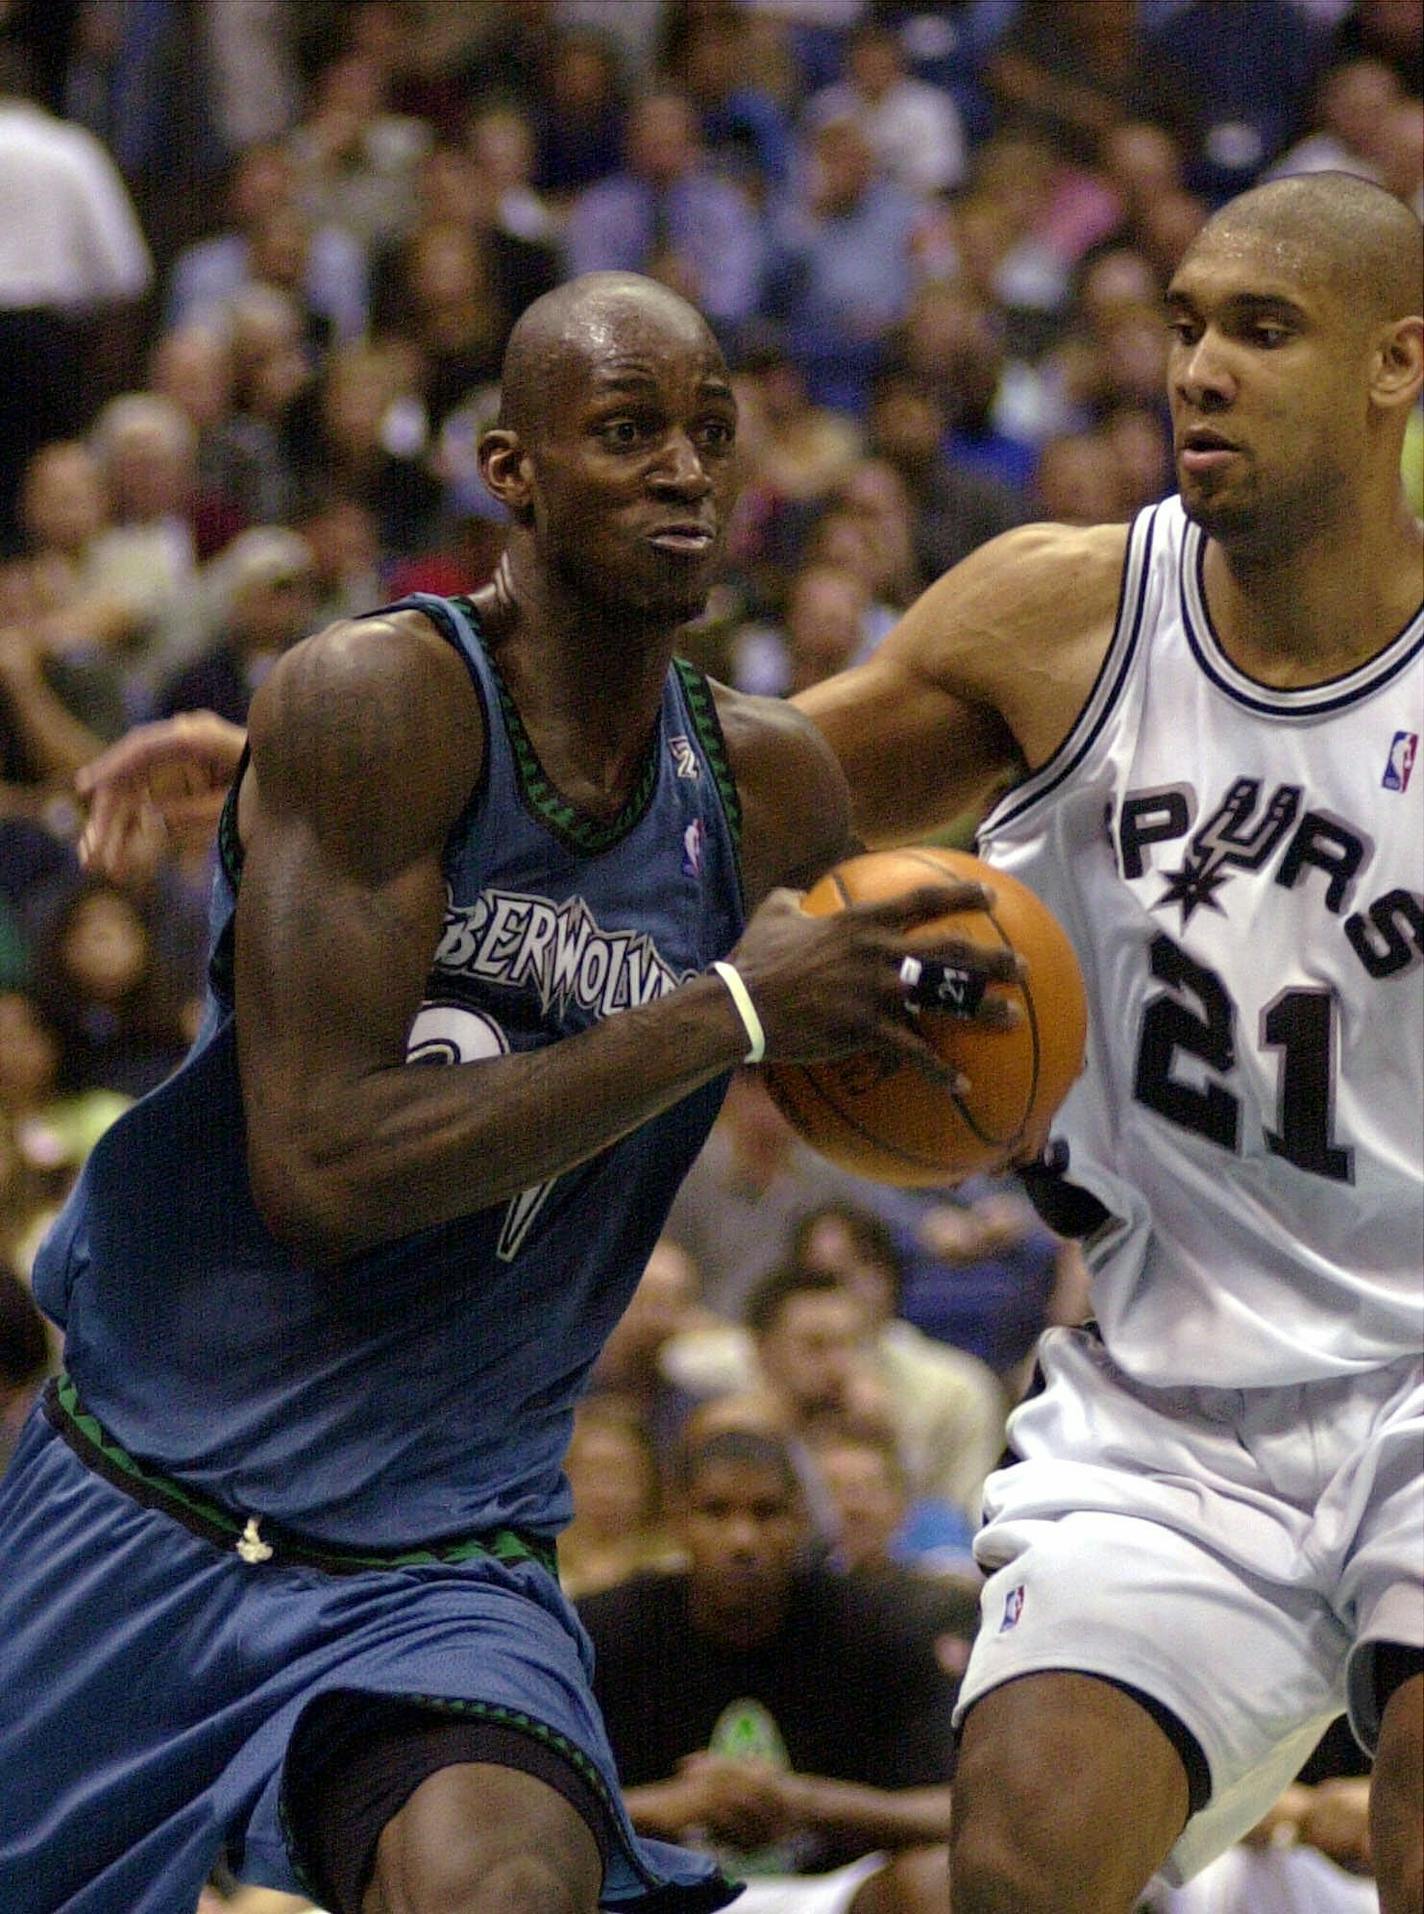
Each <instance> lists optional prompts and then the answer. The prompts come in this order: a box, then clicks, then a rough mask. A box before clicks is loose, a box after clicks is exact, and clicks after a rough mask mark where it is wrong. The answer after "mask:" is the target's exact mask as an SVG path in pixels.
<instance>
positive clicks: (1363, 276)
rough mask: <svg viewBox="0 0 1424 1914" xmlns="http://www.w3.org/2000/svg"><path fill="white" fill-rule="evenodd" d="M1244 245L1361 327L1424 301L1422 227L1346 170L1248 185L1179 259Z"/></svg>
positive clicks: (1381, 321)
mask: <svg viewBox="0 0 1424 1914" xmlns="http://www.w3.org/2000/svg"><path fill="white" fill-rule="evenodd" d="M1246 248H1249V249H1250V250H1251V252H1252V253H1253V255H1254V256H1255V257H1256V258H1257V259H1258V260H1262V261H1263V262H1264V263H1267V264H1269V266H1270V267H1271V269H1272V270H1273V271H1274V272H1275V273H1277V274H1278V275H1279V276H1280V277H1281V278H1283V279H1287V280H1290V281H1291V282H1293V283H1294V284H1295V285H1297V286H1299V287H1301V288H1302V290H1317V289H1319V290H1322V291H1324V292H1326V293H1327V294H1329V295H1333V297H1334V298H1335V299H1336V300H1338V301H1339V302H1340V304H1341V306H1342V307H1343V309H1344V310H1345V311H1346V312H1348V313H1349V314H1350V315H1352V317H1353V318H1354V319H1355V320H1356V321H1357V322H1358V323H1359V324H1360V325H1361V326H1363V327H1367V328H1372V327H1374V326H1377V325H1385V324H1388V323H1389V322H1390V321H1391V320H1396V319H1405V318H1408V317H1410V316H1411V315H1413V314H1415V313H1417V312H1418V311H1419V309H1420V305H1421V303H1424V302H1421V282H1424V227H1421V225H1420V222H1419V220H1418V218H1417V217H1416V216H1415V214H1414V213H1413V212H1411V211H1410V209H1409V208H1408V207H1407V206H1406V205H1404V204H1403V202H1402V201H1400V200H1398V199H1396V198H1395V197H1394V196H1393V194H1391V193H1387V192H1385V191H1384V189H1383V188H1382V187H1379V186H1376V185H1374V184H1373V183H1372V182H1371V181H1369V180H1365V179H1357V178H1356V177H1355V176H1354V175H1353V174H1351V173H1304V174H1299V175H1297V176H1295V177H1293V178H1290V179H1278V180H1270V181H1268V182H1267V183H1266V184H1265V185H1264V186H1256V187H1253V188H1252V189H1251V191H1250V192H1246V193H1242V194H1241V195H1240V196H1239V197H1238V198H1236V199H1233V200H1229V201H1228V202H1227V204H1226V205H1225V206H1223V207H1222V208H1221V209H1220V210H1219V211H1218V212H1217V213H1215V214H1213V216H1212V217H1211V218H1210V219H1209V220H1208V221H1207V223H1206V225H1205V226H1203V227H1202V229H1201V232H1200V233H1199V234H1198V235H1197V237H1196V239H1195V240H1193V242H1192V244H1191V245H1190V246H1189V247H1188V249H1187V253H1186V256H1185V258H1184V259H1183V262H1182V263H1183V265H1184V266H1185V265H1186V264H1188V262H1190V261H1193V260H1195V259H1196V258H1197V257H1199V256H1200V255H1203V254H1208V253H1215V252H1218V251H1220V250H1223V249H1224V250H1226V251H1242V250H1244V249H1246Z"/></svg>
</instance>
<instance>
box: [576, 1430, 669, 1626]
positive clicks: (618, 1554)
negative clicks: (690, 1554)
mask: <svg viewBox="0 0 1424 1914" xmlns="http://www.w3.org/2000/svg"><path fill="white" fill-rule="evenodd" d="M564 1474H565V1475H566V1476H567V1477H568V1481H569V1489H570V1492H571V1493H572V1495H573V1500H574V1517H573V1521H572V1522H570V1524H569V1526H568V1527H567V1528H566V1529H565V1530H564V1532H563V1534H562V1535H561V1536H560V1537H559V1580H560V1582H561V1583H562V1584H563V1588H564V1592H565V1594H567V1595H569V1596H572V1597H573V1598H574V1599H578V1598H579V1597H581V1596H584V1595H596V1594H597V1593H598V1592H599V1591H600V1590H601V1589H605V1588H613V1587H615V1586H616V1585H617V1584H618V1583H619V1582H625V1581H627V1579H628V1577H629V1576H630V1575H635V1574H637V1573H638V1572H639V1570H641V1569H667V1568H672V1567H676V1566H678V1565H679V1563H680V1557H679V1556H678V1555H677V1554H676V1553H675V1551H674V1550H673V1548H672V1545H671V1543H670V1542H669V1540H668V1537H667V1536H666V1534H665V1533H664V1531H663V1528H662V1492H661V1486H660V1483H659V1479H658V1464H657V1459H656V1457H655V1456H654V1453H653V1445H652V1440H651V1437H650V1436H649V1434H648V1431H647V1429H646V1428H645V1427H644V1425H643V1423H642V1422H641V1420H640V1419H639V1417H638V1415H637V1412H636V1411H635V1410H633V1409H631V1408H629V1407H627V1406H625V1405H623V1404H621V1403H619V1402H617V1401H615V1400H613V1399H612V1398H610V1397H606V1396H602V1397H600V1396H594V1397H592V1398H590V1399H589V1400H587V1401H585V1402H582V1403H580V1405H579V1407H578V1408H577V1410H575V1412H574V1431H573V1435H572V1437H571V1438H570V1440H569V1448H568V1454H567V1455H566V1456H565V1457H564Z"/></svg>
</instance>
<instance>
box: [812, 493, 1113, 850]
mask: <svg viewBox="0 0 1424 1914" xmlns="http://www.w3.org/2000/svg"><path fill="white" fill-rule="evenodd" d="M1126 538H1127V531H1126V527H1124V526H1120V525H1109V526H1094V527H1092V528H1090V529H1087V530H1081V529H1078V528H1076V527H1070V526H1062V525H1024V526H1020V527H1019V528H1018V529H1017V530H1015V531H1012V532H1006V533H1004V534H1003V536H1002V537H1000V538H995V539H991V540H990V542H989V543H988V544H987V545H984V546H982V547H981V548H980V549H979V550H978V551H977V552H974V553H973V554H972V555H971V556H970V557H968V558H966V559H965V560H964V562H963V564H960V565H956V566H955V568H954V570H953V571H951V572H947V573H946V574H945V575H944V577H943V578H941V579H939V580H938V582H937V583H935V584H934V585H931V586H930V588H929V590H928V591H926V592H924V593H923V594H922V595H921V597H920V598H919V599H917V600H916V602H915V603H914V604H913V605H912V606H911V607H910V609H909V610H908V611H907V612H906V613H905V615H904V617H903V618H902V619H901V620H900V622H899V624H898V625H896V627H895V629H894V630H893V631H892V632H891V633H890V635H889V636H888V637H887V638H886V640H885V641H884V643H883V644H882V645H881V646H880V647H879V648H878V649H877V651H876V652H875V654H874V656H873V657H872V658H870V659H869V660H868V661H867V662H866V663H865V664H863V665H859V666H857V667H856V668H855V669H854V670H851V671H847V672H843V673H841V675H840V676H839V677H835V678H831V679H828V680H827V681H826V682H825V683H823V684H819V685H815V686H813V687H812V688H811V689H810V690H809V691H805V692H802V693H801V694H800V696H799V697H798V698H797V699H796V701H795V702H796V703H797V704H798V705H799V706H800V707H801V709H802V710H803V711H804V712H805V713H806V714H807V716H808V717H810V718H812V719H813V720H814V721H815V723H816V724H817V725H818V726H819V728H820V729H821V731H822V732H823V733H824V734H825V736H826V738H827V739H828V740H829V742H830V744H831V747H832V749H833V750H834V751H835V754H836V756H837V757H838V758H839V759H840V762H841V766H842V769H843V770H844V771H845V774H846V779H847V781H848V783H849V785H850V790H851V797H852V819H853V824H854V828H855V830H856V832H857V833H858V835H859V836H861V837H862V838H864V840H865V841H866V842H867V843H869V844H894V843H905V842H907V841H910V840H912V839H915V838H920V837H923V836H924V835H925V834H926V833H927V832H930V831H932V830H935V829H936V828H938V827H940V826H943V825H945V824H947V823H949V822H950V820H951V819H953V818H955V817H957V816H958V815H959V814H960V813H961V812H962V811H964V810H966V809H967V808H969V807H970V806H971V805H979V804H982V802H983V800H984V799H985V797H986V796H987V795H988V793H989V792H990V791H991V790H992V789H993V787H994V786H995V785H996V784H998V783H999V782H1001V781H1003V780H1005V779H1009V778H1014V777H1019V776H1022V775H1023V774H1024V772H1025V771H1026V770H1029V769H1037V767H1038V766H1039V765H1041V764H1043V763H1045V762H1046V761H1047V760H1048V758H1050V757H1051V756H1052V755H1053V753H1054V751H1055V750H1056V749H1057V748H1058V746H1059V744H1060V743H1061V742H1062V741H1063V738H1064V737H1065V736H1066V734H1067V732H1068V731H1069V730H1070V729H1071V727H1072V724H1073V721H1074V719H1075V718H1076V717H1077V715H1078V713H1079V711H1081V709H1082V707H1083V705H1084V704H1085V703H1086V701H1087V698H1088V694H1089V692H1090V691H1091V689H1092V685H1093V680H1094V678H1095V676H1096V674H1097V671H1098V668H1099V666H1100V664H1101V662H1102V658H1103V655H1104V653H1105V652H1106V650H1107V647H1108V643H1109V641H1110V639H1111V636H1112V629H1113V622H1114V619H1115V616H1116V610H1117V597H1118V588H1119V583H1120V579H1121V573H1122V561H1123V551H1124V548H1125V544H1126Z"/></svg>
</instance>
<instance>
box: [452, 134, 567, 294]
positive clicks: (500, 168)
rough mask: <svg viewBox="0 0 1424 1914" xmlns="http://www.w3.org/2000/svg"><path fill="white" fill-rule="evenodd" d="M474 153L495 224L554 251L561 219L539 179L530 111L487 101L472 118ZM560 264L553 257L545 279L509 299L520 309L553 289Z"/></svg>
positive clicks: (547, 252) (510, 235)
mask: <svg viewBox="0 0 1424 1914" xmlns="http://www.w3.org/2000/svg"><path fill="white" fill-rule="evenodd" d="M469 154H470V158H471V160H472V161H473V163H474V166H475V169H476V172H477V174H478V177H479V179H480V180H481V182H482V184H483V187H484V190H485V192H486V194H487V195H488V202H489V213H490V218H491V230H492V231H493V232H495V233H498V234H504V235H505V236H506V237H508V238H510V239H515V240H522V241H523V242H524V244H525V246H533V247H537V248H539V249H540V251H541V252H542V253H544V254H545V255H546V257H547V256H548V255H550V254H552V253H554V251H555V249H556V248H557V246H558V241H559V220H558V217H557V215H556V214H555V212H554V209H553V207H552V206H550V205H549V204H548V203H547V202H546V201H545V200H544V199H543V198H541V196H540V194H539V192H538V190H537V188H536V187H535V185H534V169H535V163H536V159H537V153H536V149H535V142H534V128H533V126H532V125H531V123H530V120H529V116H528V114H527V113H524V112H522V111H521V110H520V108H519V107H517V106H515V105H513V104H512V103H510V102H508V101H496V102H491V103H490V104H488V105H485V106H482V107H481V108H480V109H479V110H478V111H477V112H476V113H475V115H474V117H473V118H472V119H471V121H470V125H469ZM556 268H557V261H556V259H553V258H550V259H549V266H548V271H549V275H550V276H549V277H548V278H547V279H546V281H545V283H543V284H541V285H540V286H539V288H538V290H537V291H534V292H530V293H529V294H528V296H527V297H526V296H524V294H523V293H522V292H521V293H520V294H518V295H516V296H514V297H512V298H511V299H510V300H509V302H508V303H509V304H510V305H511V306H512V307H513V309H514V311H515V313H516V314H518V313H520V312H522V311H523V310H524V308H525V306H527V305H528V304H529V302H530V300H531V299H535V298H537V297H538V295H539V292H545V291H547V290H548V286H549V284H551V283H553V277H554V276H556Z"/></svg>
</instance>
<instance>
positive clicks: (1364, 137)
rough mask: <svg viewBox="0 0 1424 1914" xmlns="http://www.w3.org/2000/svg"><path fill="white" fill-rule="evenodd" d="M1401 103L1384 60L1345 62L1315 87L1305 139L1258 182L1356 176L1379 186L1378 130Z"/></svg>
mask: <svg viewBox="0 0 1424 1914" xmlns="http://www.w3.org/2000/svg"><path fill="white" fill-rule="evenodd" d="M1403 98H1404V92H1403V89H1402V88H1401V86H1400V84H1399V80H1398V77H1397V76H1396V74H1395V73H1394V70H1393V69H1392V68H1391V67H1389V66H1387V65H1386V64H1385V62H1384V61H1383V60H1372V59H1358V60H1347V61H1346V62H1345V63H1344V64H1343V65H1342V66H1337V67H1332V68H1330V70H1329V71H1328V72H1327V73H1326V74H1325V75H1324V76H1323V78H1322V79H1321V82H1320V90H1319V96H1318V104H1317V106H1316V110H1315V123H1314V126H1313V127H1312V130H1311V131H1310V132H1309V133H1307V134H1306V136H1305V138H1304V139H1301V140H1297V141H1296V142H1295V144H1294V145H1293V146H1292V147H1290V148H1289V149H1288V150H1287V151H1286V152H1284V153H1282V154H1281V156H1280V158H1279V159H1278V160H1277V161H1276V162H1275V164H1274V165H1272V166H1269V167H1268V168H1267V169H1266V171H1265V172H1264V173H1263V174H1262V178H1263V179H1284V178H1285V177H1287V176H1288V175H1289V174H1292V173H1316V172H1337V173H1358V174H1359V175H1360V177H1361V178H1362V179H1372V180H1374V182H1375V184H1376V185H1379V184H1380V183H1381V178H1380V168H1379V164H1378V160H1377V157H1376V155H1377V153H1378V150H1379V134H1380V129H1381V127H1383V126H1384V125H1385V123H1386V121H1387V120H1388V117H1389V114H1390V111H1391V109H1392V108H1393V106H1394V105H1395V103H1396V101H1398V100H1402V99H1403Z"/></svg>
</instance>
